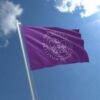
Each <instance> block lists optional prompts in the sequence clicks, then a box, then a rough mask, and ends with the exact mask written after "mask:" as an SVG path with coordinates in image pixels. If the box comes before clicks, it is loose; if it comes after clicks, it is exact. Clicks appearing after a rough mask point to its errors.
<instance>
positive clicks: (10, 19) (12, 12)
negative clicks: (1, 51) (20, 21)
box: [0, 1, 23, 35]
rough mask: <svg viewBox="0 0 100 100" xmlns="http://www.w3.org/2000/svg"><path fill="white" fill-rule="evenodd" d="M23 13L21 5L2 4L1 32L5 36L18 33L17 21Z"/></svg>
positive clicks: (8, 2)
mask: <svg viewBox="0 0 100 100" xmlns="http://www.w3.org/2000/svg"><path fill="white" fill-rule="evenodd" d="M22 12H23V9H22V8H21V7H20V5H19V4H17V5H15V4H14V3H13V2H11V1H4V2H2V3H1V4H0V31H2V33H3V34H4V35H8V34H10V33H12V32H14V31H16V19H17V17H19V16H20V15H21V14H22Z"/></svg>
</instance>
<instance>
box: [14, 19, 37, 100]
mask: <svg viewBox="0 0 100 100" xmlns="http://www.w3.org/2000/svg"><path fill="white" fill-rule="evenodd" d="M16 23H17V30H18V35H19V39H20V44H21V49H22V53H23V58H24V63H25V68H26V73H27V77H28V82H29V88H30V92H31V96H32V100H36V99H35V93H34V91H33V86H32V80H31V76H30V71H29V67H28V63H27V59H26V54H25V50H24V44H23V40H22V35H21V31H20V27H19V26H20V24H21V23H20V22H19V21H16Z"/></svg>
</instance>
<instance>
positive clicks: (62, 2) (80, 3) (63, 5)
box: [55, 0, 100, 17]
mask: <svg viewBox="0 0 100 100" xmlns="http://www.w3.org/2000/svg"><path fill="white" fill-rule="evenodd" d="M55 3H56V4H55V8H56V9H58V10H59V11H60V12H69V13H73V12H74V11H75V10H76V8H77V7H78V8H79V9H83V11H82V12H81V13H80V15H81V17H88V16H91V15H93V14H95V13H97V12H99V11H100V0H55Z"/></svg>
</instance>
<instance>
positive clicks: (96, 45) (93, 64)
mask: <svg viewBox="0 0 100 100" xmlns="http://www.w3.org/2000/svg"><path fill="white" fill-rule="evenodd" d="M56 1H57V0H55V2H54V1H53V0H51V1H50V0H30V1H29V0H23V1H21V0H12V2H13V3H14V4H20V7H21V8H22V9H23V13H22V15H21V16H20V18H19V20H20V21H21V23H22V25H27V26H57V27H63V28H67V29H73V28H78V29H80V31H81V34H82V38H84V41H85V49H86V50H87V52H88V54H89V58H90V62H89V63H82V64H79V63H78V64H70V65H60V66H58V67H52V68H46V69H41V70H36V71H30V73H31V77H32V82H33V86H34V88H35V92H36V100H100V86H99V84H100V78H99V76H100V54H99V52H100V28H99V27H100V20H99V19H100V12H99V11H97V10H96V13H95V12H92V13H91V14H86V15H85V14H84V17H82V16H81V15H80V13H81V12H82V11H83V10H84V9H79V8H78V7H77V8H76V9H74V10H72V12H71V11H64V12H63V11H61V10H59V9H60V8H61V7H62V8H63V5H64V4H63V5H62V2H61V4H60V8H59V9H57V7H58V6H59V4H58V3H57V2H56ZM58 1H59V0H58ZM62 1H63V0H62ZM73 1H74V0H73ZM95 1H97V0H95ZM83 4H84V3H83ZM95 4H97V3H95ZM77 5H78V6H79V4H78V3H77ZM92 7H93V8H95V7H94V6H92ZM65 8H66V7H65ZM87 9H89V8H87ZM88 11H89V10H88ZM87 13H88V12H87ZM20 14H21V11H20V12H18V13H17V15H20ZM0 15H1V13H0ZM11 22H12V21H11ZM9 25H11V24H9ZM7 28H8V26H7ZM14 31H15V28H13V31H11V32H10V31H0V32H1V33H0V38H1V37H2V36H3V37H4V38H6V39H8V40H7V41H9V44H8V45H7V46H6V47H4V48H0V100H31V95H30V90H29V86H28V81H27V76H26V71H25V65H24V61H23V57H22V52H21V47H20V42H19V37H18V33H17V32H14ZM3 32H4V34H3ZM8 32H9V34H8ZM1 34H3V35H1Z"/></svg>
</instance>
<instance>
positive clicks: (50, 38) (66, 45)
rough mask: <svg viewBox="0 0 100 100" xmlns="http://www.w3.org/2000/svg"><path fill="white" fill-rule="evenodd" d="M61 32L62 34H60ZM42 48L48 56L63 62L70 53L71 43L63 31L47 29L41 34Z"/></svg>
mask: <svg viewBox="0 0 100 100" xmlns="http://www.w3.org/2000/svg"><path fill="white" fill-rule="evenodd" d="M61 34H62V35H61ZM43 49H44V52H45V53H46V55H47V56H49V58H51V59H53V60H56V61H61V62H64V61H66V60H67V59H68V58H70V57H71V55H72V45H71V43H70V42H69V40H68V38H66V37H65V38H64V35H63V33H60V32H57V33H55V32H52V31H50V30H49V31H48V32H47V33H46V34H45V35H43Z"/></svg>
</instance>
